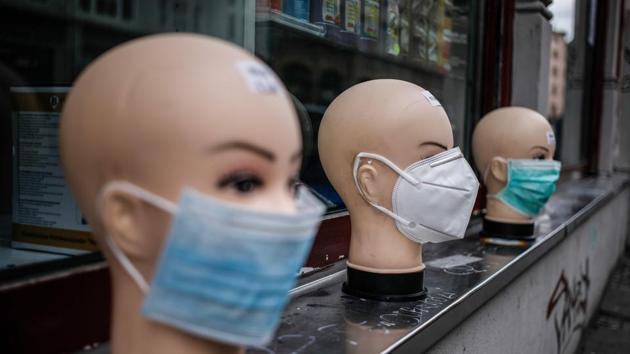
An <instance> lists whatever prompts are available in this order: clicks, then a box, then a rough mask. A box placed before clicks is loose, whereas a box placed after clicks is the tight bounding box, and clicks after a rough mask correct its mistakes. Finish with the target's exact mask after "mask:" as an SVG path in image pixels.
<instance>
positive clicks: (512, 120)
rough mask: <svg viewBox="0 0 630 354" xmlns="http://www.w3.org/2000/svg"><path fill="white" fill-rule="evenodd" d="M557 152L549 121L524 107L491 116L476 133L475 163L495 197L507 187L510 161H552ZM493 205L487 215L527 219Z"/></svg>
mask: <svg viewBox="0 0 630 354" xmlns="http://www.w3.org/2000/svg"><path fill="white" fill-rule="evenodd" d="M555 150H556V142H555V136H554V134H553V129H552V128H551V125H550V124H549V122H548V121H547V119H546V118H545V117H543V116H542V115H540V114H539V113H537V112H535V111H533V110H530V109H527V108H523V107H506V108H500V109H497V110H494V111H492V112H490V113H488V114H487V115H486V116H485V117H484V118H483V119H482V120H481V121H480V122H479V124H478V125H477V127H476V128H475V132H474V134H473V154H474V158H475V163H476V166H477V169H478V171H480V173H481V174H482V178H483V179H484V182H485V184H486V187H487V189H488V194H496V193H498V192H499V191H501V189H503V188H504V187H505V185H506V183H507V178H508V170H507V168H508V167H507V160H508V159H534V160H552V159H553V155H554V153H555ZM490 204H492V203H490V202H489V208H488V213H487V216H490V217H498V218H500V219H507V221H510V220H513V221H522V220H527V219H528V218H527V217H524V216H522V215H519V214H516V213H512V212H511V211H510V210H509V209H508V208H507V207H498V208H497V207H495V206H494V205H492V206H490Z"/></svg>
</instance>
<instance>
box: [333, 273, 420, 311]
mask: <svg viewBox="0 0 630 354" xmlns="http://www.w3.org/2000/svg"><path fill="white" fill-rule="evenodd" d="M346 275H347V278H346V282H345V283H343V286H342V290H343V292H344V293H346V294H348V295H352V296H356V297H361V298H366V299H372V300H378V301H392V302H395V301H413V300H419V299H422V298H424V297H425V296H426V295H427V290H426V288H425V287H424V271H419V272H413V273H394V274H391V273H372V272H366V271H362V270H358V269H355V268H352V267H350V266H348V267H347V271H346Z"/></svg>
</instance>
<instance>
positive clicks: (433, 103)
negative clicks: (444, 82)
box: [422, 91, 442, 107]
mask: <svg viewBox="0 0 630 354" xmlns="http://www.w3.org/2000/svg"><path fill="white" fill-rule="evenodd" d="M422 96H424V97H425V98H426V99H427V101H429V103H430V104H431V106H433V107H438V106H442V104H440V101H438V99H437V98H435V96H433V95H432V94H431V92H429V91H422Z"/></svg>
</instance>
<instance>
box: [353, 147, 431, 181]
mask: <svg viewBox="0 0 630 354" xmlns="http://www.w3.org/2000/svg"><path fill="white" fill-rule="evenodd" d="M364 157H366V158H370V159H374V160H378V161H380V162H382V163H383V164H385V165H386V166H387V167H389V168H391V169H392V171H394V172H396V173H397V174H398V175H399V176H400V177H402V178H404V179H405V180H406V181H407V182H409V183H411V184H413V185H414V186H415V185H416V184H418V183H419V182H418V181H417V180H416V179H415V178H413V177H412V176H410V175H409V174H408V173H407V172H405V171H404V170H401V169H400V167H398V166H396V164H395V163H393V162H391V161H389V160H388V159H386V158H385V157H383V156H381V155H377V154H372V153H370V152H360V153H358V154H357V156H356V157H355V158H354V164H355V166H356V167H357V168H355V171H357V172H358V167H359V162H360V160H361V158H364Z"/></svg>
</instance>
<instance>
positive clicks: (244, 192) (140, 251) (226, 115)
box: [60, 34, 301, 353]
mask: <svg viewBox="0 0 630 354" xmlns="http://www.w3.org/2000/svg"><path fill="white" fill-rule="evenodd" d="M60 145H61V157H62V162H63V166H64V171H65V174H66V178H67V181H68V183H69V185H70V188H71V189H72V191H73V193H74V195H75V197H76V199H77V201H78V204H79V206H80V207H81V209H82V211H83V213H84V214H85V216H86V218H87V220H88V222H89V224H90V226H91V227H92V228H93V230H94V231H95V234H96V238H97V241H99V243H100V244H101V246H102V247H101V248H102V249H103V251H104V252H105V254H106V256H107V258H108V261H109V264H110V266H111V270H112V281H113V292H114V309H113V311H114V315H113V317H114V319H113V324H112V326H113V331H112V346H113V350H114V351H115V352H116V351H119V352H153V353H160V352H171V353H172V352H182V351H184V352H197V351H198V352H208V351H209V350H210V349H212V348H214V347H209V345H210V343H209V341H200V340H196V339H195V338H192V337H191V336H189V335H185V334H182V333H178V332H176V331H174V330H171V329H170V328H165V327H162V326H160V325H159V324H156V323H151V322H150V321H147V320H146V319H144V318H142V317H141V316H140V311H139V308H140V305H141V303H142V300H143V296H142V294H141V293H140V291H139V289H138V288H137V286H136V284H134V283H133V282H132V281H131V280H130V278H129V276H128V275H127V274H126V273H125V272H124V271H122V268H121V267H120V264H118V262H117V261H116V260H115V259H113V258H112V257H111V254H110V252H109V249H108V247H106V246H104V244H103V240H104V235H106V234H107V235H109V236H110V237H111V238H112V239H113V240H114V241H115V243H116V244H117V245H119V247H120V248H121V249H122V250H123V252H124V253H125V254H126V255H127V256H128V258H129V259H130V260H131V262H132V263H133V264H134V265H135V266H136V267H137V268H138V270H139V271H140V272H141V273H142V275H143V276H144V278H145V279H147V280H150V279H151V277H152V274H153V269H154V267H155V265H156V261H157V259H158V258H159V255H160V251H161V248H162V244H163V241H164V238H165V236H166V233H167V230H168V226H169V223H170V220H171V216H170V215H168V214H166V213H165V212H164V211H162V210H159V209H157V208H155V207H153V206H151V205H149V204H147V203H145V202H143V201H142V200H140V199H138V198H136V197H134V196H132V195H129V194H126V193H123V192H112V193H108V194H107V195H103V196H102V199H100V203H99V205H98V207H97V200H99V193H100V191H101V189H102V188H103V186H104V185H106V184H107V183H108V182H110V181H113V180H124V181H128V182H131V183H133V184H136V185H138V186H140V187H142V188H144V189H146V190H149V191H151V192H153V193H155V194H157V195H160V196H162V197H164V198H167V199H169V200H171V201H173V202H177V200H178V197H179V195H180V193H181V191H182V189H183V188H184V187H192V188H194V189H196V190H198V191H200V192H203V193H205V194H207V195H210V196H213V197H216V198H218V199H221V200H224V201H228V202H233V203H238V204H243V205H247V206H250V207H253V208H258V209H264V210H268V211H281V212H282V211H290V210H293V209H294V207H295V206H294V198H293V195H292V193H293V192H292V188H291V181H293V180H294V179H295V176H296V174H297V173H298V171H299V167H300V165H299V163H300V152H301V139H300V133H299V125H298V121H297V118H296V115H295V112H294V109H293V106H292V104H291V101H290V98H289V96H288V94H287V93H286V91H285V89H284V87H283V86H282V84H281V83H280V82H279V81H278V80H277V78H276V77H275V75H274V74H273V73H271V71H270V70H269V69H268V68H267V67H266V65H265V64H263V63H262V62H261V61H259V60H258V59H256V58H255V57H254V56H253V55H251V54H250V53H248V52H246V51H244V50H242V49H240V48H238V47H236V46H234V45H232V44H229V43H227V42H224V41H221V40H218V39H213V38H210V37H206V36H199V35H192V34H168V35H157V36H149V37H145V38H141V39H138V40H134V41H131V42H128V43H126V44H123V45H121V46H118V47H116V48H114V49H112V50H110V51H109V52H107V53H106V54H104V55H103V56H101V57H100V58H98V59H97V60H96V61H95V62H93V63H92V64H91V65H90V66H88V67H87V69H86V70H85V71H84V72H83V73H82V74H81V76H80V77H79V78H78V80H77V81H76V82H75V85H74V87H73V89H72V91H71V93H70V95H69V97H68V99H67V101H66V104H65V107H64V112H63V119H62V124H61V142H60ZM161 338H163V339H161ZM215 349H217V351H219V352H224V351H225V350H227V349H226V348H224V347H217V348H215ZM210 351H212V350H210Z"/></svg>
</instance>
